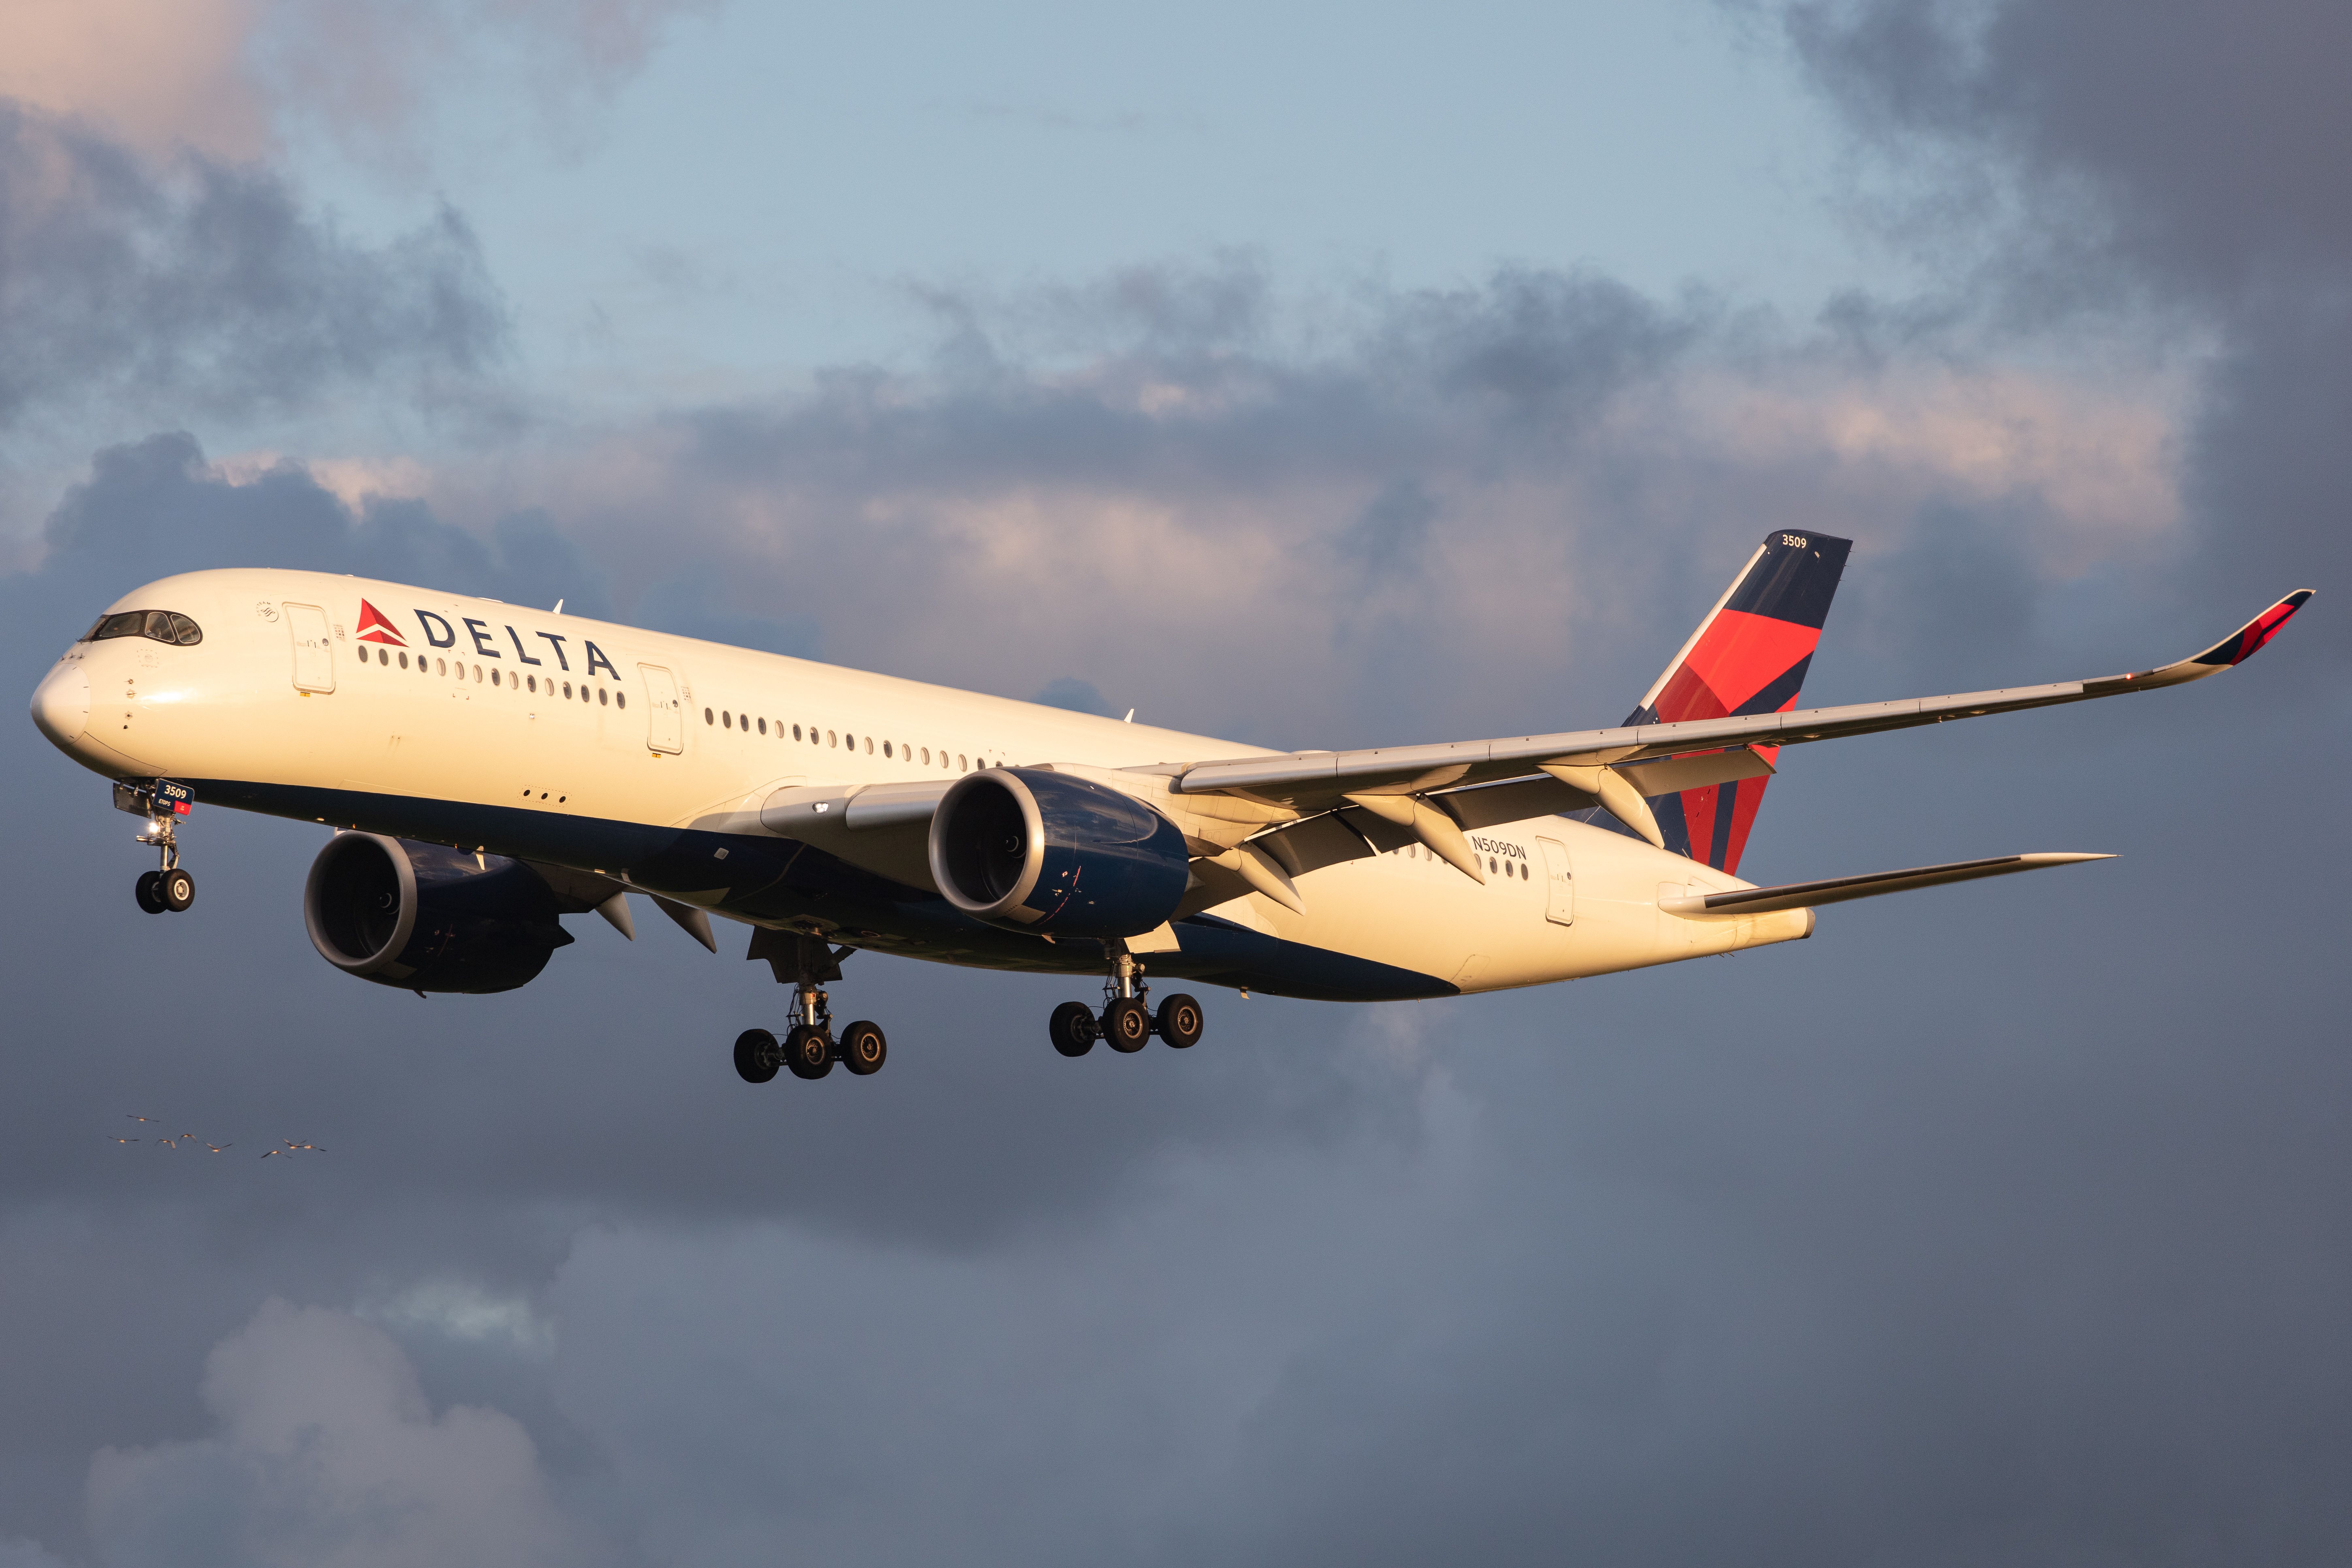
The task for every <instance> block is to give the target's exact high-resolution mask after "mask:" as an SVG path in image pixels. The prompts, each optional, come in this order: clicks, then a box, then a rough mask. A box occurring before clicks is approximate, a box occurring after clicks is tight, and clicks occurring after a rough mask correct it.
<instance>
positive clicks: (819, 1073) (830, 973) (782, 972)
mask: <svg viewBox="0 0 2352 1568" xmlns="http://www.w3.org/2000/svg"><path fill="white" fill-rule="evenodd" d="M852 952H856V949H854V948H847V947H844V948H839V949H835V948H834V947H833V946H831V945H830V944H828V943H827V942H825V941H824V939H823V938H822V937H813V936H798V935H795V934H793V933H792V932H789V931H768V930H766V929H764V928H763V929H761V930H759V931H754V932H753V933H752V935H751V952H749V953H748V954H746V955H745V956H747V957H750V958H764V959H766V960H767V961H768V965H769V967H770V968H771V969H772V970H773V971H774V972H775V976H776V979H777V981H778V982H779V983H780V984H786V985H790V986H791V987H792V988H793V1001H792V1005H791V1006H790V1007H789V1008H787V1009H786V1011H785V1015H784V1016H785V1018H786V1020H787V1027H786V1028H785V1031H784V1037H783V1040H782V1043H779V1042H778V1041H777V1039H776V1037H775V1036H773V1035H772V1034H770V1033H768V1031H767V1030H765V1029H746V1030H745V1031H744V1032H743V1033H742V1034H741V1035H740V1036H739V1037H737V1038H736V1041H735V1070H736V1072H738V1073H739V1074H740V1075H741V1076H742V1079H743V1081H744V1082H746V1083H766V1082H767V1081H768V1080H769V1079H772V1078H774V1077H775V1076H776V1069H777V1068H784V1069H785V1070H786V1071H788V1072H790V1073H791V1074H792V1075H793V1077H794V1078H823V1077H824V1075H825V1074H827V1073H829V1072H831V1071H832V1070H833V1064H834V1063H835V1062H836V1061H838V1062H840V1063H841V1064H842V1065H843V1066H844V1067H845V1068H848V1069H849V1070H850V1071H851V1072H852V1073H855V1074H856V1075H857V1076H858V1077H860V1078H864V1077H866V1076H867V1075H868V1074H870V1073H877V1072H879V1071H881V1070H882V1064H883V1062H885V1061H886V1060H887V1059H888V1058H889V1054H890V1046H889V1042H888V1041H887V1040H886V1039H885V1038H884V1037H883V1035H882V1027H881V1026H880V1025H878V1024H875V1023H871V1022H868V1021H867V1020H866V1019H863V1018H861V1019H859V1020H858V1021H857V1022H856V1023H854V1024H852V1025H850V1026H849V1027H847V1028H845V1029H844V1030H842V1031H841V1037H840V1038H839V1039H838V1040H836V1039H835V1037H834V1033H833V1006H832V1004H831V1003H830V1001H829V1000H828V999H827V998H826V996H825V994H824V983H825V982H826V981H828V980H838V979H840V978H841V961H842V960H843V959H845V958H846V957H848V956H849V954H850V953H852Z"/></svg>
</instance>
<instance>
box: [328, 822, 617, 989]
mask: <svg viewBox="0 0 2352 1568" xmlns="http://www.w3.org/2000/svg"><path fill="white" fill-rule="evenodd" d="M555 917H556V902H555V894H554V891H553V890H552V889H550V888H549V887H548V885H547V884H546V883H545V882H544V881H542V880H541V879H540V876H539V873H537V872H536V871H533V870H532V869H531V868H530V867H528V866H526V865H524V864H523V863H522V862H521V861H520V860H509V859H507V858H504V857H503V856H498V855H487V856H484V857H482V858H481V860H480V861H479V863H477V861H476V859H475V858H474V857H473V856H471V855H467V854H461V853H459V852H458V851H457V850H455V849H450V848H446V847H443V846H441V845H438V844H420V843H418V842H416V841H415V839H411V838H387V837H383V835H381V834H375V833H339V834H337V835H336V836H335V837H333V838H332V839H331V840H329V841H328V844H327V847H325V848H324V849H321V850H320V851H319V858H317V859H316V860H313V861H312V862H310V880H309V881H308V882H307V883H306V884H305V885H304V887H303V889H302V922H303V924H304V925H306V926H308V927H309V928H310V945H311V946H313V947H315V948H317V949H318V950H319V955H320V957H321V958H324V959H325V960H326V961H327V962H328V963H331V964H333V965H334V966H335V967H336V968H338V969H340V970H341V971H342V972H343V973H346V974H356V975H358V976H359V977H360V978H361V979H362V980H373V981H374V982H375V983H376V984H379V985H397V986H399V987H400V988H401V989H403V990H404V991H467V992H477V993H478V992H487V991H511V990H513V989H514V988H515V987H516V986H518V985H521V984H525V983H526V982H528V981H530V980H532V979H535V978H537V976H538V974H539V972H540V971H541V970H542V969H544V968H546V967H547V956H548V954H550V953H551V952H554V951H555V950H556V949H557V948H559V947H562V946H563V945H564V944H565V943H567V942H570V941H571V940H572V933H571V932H569V931H565V930H564V929H563V926H562V922H561V921H558V920H557V919H556V918H555Z"/></svg>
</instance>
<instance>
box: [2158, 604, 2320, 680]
mask: <svg viewBox="0 0 2352 1568" xmlns="http://www.w3.org/2000/svg"><path fill="white" fill-rule="evenodd" d="M2313 592H2314V590H2312V589H2309V588H2297V589H2296V590H2295V591H2294V593H2292V594H2289V595H2287V596H2286V597H2284V598H2283V599H2281V600H2279V601H2278V603H2276V604H2274V605H2272V606H2271V607H2270V608H2268V609H2266V610H2264V611H2263V613H2262V614H2261V615H2259V616H2255V617H2254V618H2253V619H2252V620H2251V621H2248V622H2247V623H2246V624H2245V625H2244V626H2240V627H2239V628H2238V629H2237V630H2236V631H2234V632H2231V634H2230V635H2229V636H2228V637H2223V638H2222V639H2221V641H2220V642H2218V643H2215V644H2214V645H2213V646H2212V647H2210V648H2207V649H2206V650H2205V651H2204V652H2203V653H2200V654H2199V655H2198V656H2197V657H2196V658H2193V659H2190V660H2189V663H2191V664H2205V665H2218V666H2221V667H2222V668H2228V667H2230V666H2232V665H2240V664H2243V663H2245V662H2246V660H2248V659H2250V658H2253V657H2254V655H2255V654H2257V653H2260V652H2261V651H2262V648H2263V644H2264V643H2267V642H2269V641H2270V640H2271V638H2273V637H2276V636H2278V634H2279V628H2280V627H2282V626H2285V625H2286V624H2287V622H2288V621H2289V620H2290V619H2292V618H2293V617H2294V613H2295V612H2296V611H2297V610H2299V609H2301V608H2303V606H2304V605H2306V604H2308V603H2309V602H2310V600H2311V595H2312V594H2313Z"/></svg>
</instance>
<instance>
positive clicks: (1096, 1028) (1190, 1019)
mask: <svg viewBox="0 0 2352 1568" xmlns="http://www.w3.org/2000/svg"><path fill="white" fill-rule="evenodd" d="M1103 947H1104V950H1105V952H1104V956H1105V958H1106V959H1107V960H1108V964H1109V973H1108V975H1107V976H1105V978H1104V980H1103V1006H1102V1013H1101V1016H1096V1014H1095V1012H1094V1010H1093V1009H1091V1008H1089V1007H1088V1006H1087V1005H1086V1004H1085V1003H1083V1002H1065V1003H1063V1004H1062V1005H1060V1006H1058V1007H1056V1008H1055V1009H1054V1016H1053V1018H1052V1019H1051V1020H1050V1021H1049V1022H1048V1023H1047V1024H1046V1026H1045V1031H1046V1033H1047V1034H1048V1035H1049V1036H1051V1037H1052V1038H1053V1041H1054V1048H1055V1050H1057V1051H1059V1052H1061V1053H1062V1054H1063V1055H1064V1056H1066V1057H1082V1056H1085V1055H1086V1054H1087V1052H1088V1051H1090V1050H1093V1049H1094V1048H1095V1042H1096V1041H1097V1040H1105V1041H1108V1043H1109V1045H1110V1048H1111V1049H1112V1050H1115V1051H1123V1052H1135V1051H1139V1050H1141V1049H1142V1048H1143V1047H1145V1046H1146V1045H1148V1044H1150V1040H1151V1037H1152V1036H1154V1035H1158V1036H1159V1037H1160V1038H1161V1039H1163V1040H1165V1041H1167V1042H1168V1043H1169V1044H1170V1045H1171V1046H1172V1047H1175V1048H1176V1049H1178V1050H1180V1051H1181V1050H1184V1049H1187V1048H1188V1047H1192V1046H1194V1045H1196V1044H1198V1043H1199V1042H1200V1038H1201V1029H1202V1018H1201V1005H1200V1004H1199V1003H1198V1002H1196V1001H1194V1000H1193V999H1192V997H1190V996H1187V995H1185V994H1183V993H1182V992H1181V991H1180V992H1178V993H1176V994H1174V995H1172V996H1170V997H1169V998H1168V999H1167V1000H1165V1001H1163V1002H1161V1003H1160V1011H1159V1012H1158V1013H1156V1014H1155V1013H1153V1012H1152V1011H1151V1010H1150V1000H1151V987H1150V986H1149V985H1147V984H1144V983H1143V965H1141V964H1139V963H1136V961H1135V955H1134V954H1133V953H1131V952H1128V951H1127V944H1126V943H1125V942H1105V943H1103Z"/></svg>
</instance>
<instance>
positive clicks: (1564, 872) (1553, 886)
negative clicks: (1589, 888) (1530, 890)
mask: <svg viewBox="0 0 2352 1568" xmlns="http://www.w3.org/2000/svg"><path fill="white" fill-rule="evenodd" d="M1536 846H1537V847H1538V848H1539V849H1541V850H1542V851H1543V863H1544V919H1546V920H1548V921H1551V922H1552V923H1553V924H1554V925H1572V924H1574V923H1575V921H1576V870H1575V868H1573V867H1571V866H1570V865H1569V863H1568V846H1567V845H1565V844H1562V843H1561V842H1559V840H1558V839H1557V838H1538V839H1537V840H1536Z"/></svg>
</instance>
